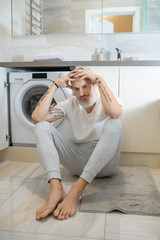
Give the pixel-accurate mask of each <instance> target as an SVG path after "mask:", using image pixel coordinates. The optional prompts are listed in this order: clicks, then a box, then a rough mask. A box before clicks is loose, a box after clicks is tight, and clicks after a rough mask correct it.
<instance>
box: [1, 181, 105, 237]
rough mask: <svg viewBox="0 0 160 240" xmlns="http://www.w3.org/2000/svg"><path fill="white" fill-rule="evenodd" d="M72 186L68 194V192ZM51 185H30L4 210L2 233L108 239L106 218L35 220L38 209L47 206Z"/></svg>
mask: <svg viewBox="0 0 160 240" xmlns="http://www.w3.org/2000/svg"><path fill="white" fill-rule="evenodd" d="M68 187H69V186H68V185H67V186H65V185H64V188H65V190H67V191H68ZM48 193H49V184H42V183H41V184H38V183H33V182H28V183H25V184H23V186H22V187H21V188H20V189H18V190H17V191H16V193H15V194H14V195H13V196H12V197H11V198H10V199H9V200H8V201H7V202H6V203H5V204H4V205H3V206H2V207H1V208H0V230H3V231H16V232H17V231H18V232H30V233H39V234H40V233H41V234H54V235H58V236H59V235H61V236H71V237H73V236H76V237H81V238H82V237H83V238H100V239H103V238H104V226H105V214H102V213H98V214H94V213H80V212H78V213H77V214H76V215H75V216H74V217H72V218H70V219H68V220H66V221H58V220H57V219H55V218H53V216H52V215H50V216H48V217H47V218H46V219H44V220H41V221H36V220H35V212H36V209H37V208H39V207H40V206H41V205H43V204H44V202H45V200H46V199H47V196H48Z"/></svg>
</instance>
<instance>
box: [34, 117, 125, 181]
mask: <svg viewBox="0 0 160 240" xmlns="http://www.w3.org/2000/svg"><path fill="white" fill-rule="evenodd" d="M35 135H36V139H37V148H38V153H39V156H40V159H41V161H42V165H43V168H44V171H45V174H46V175H47V179H48V181H49V180H50V179H52V178H58V179H61V173H60V167H59V164H60V163H61V164H62V165H63V166H64V167H66V168H67V169H68V170H69V171H70V172H71V173H73V174H75V175H78V176H80V177H81V178H83V179H84V180H85V181H87V182H88V183H91V182H92V180H93V179H94V178H95V177H106V176H110V175H112V174H114V173H115V172H116V171H117V169H118V163H119V159H120V152H121V145H122V125H121V122H120V120H119V119H107V120H106V121H105V124H104V126H103V131H102V135H101V137H100V140H99V142H98V143H74V142H72V141H69V140H66V139H64V138H63V137H62V136H61V135H60V134H59V132H58V131H57V130H56V128H55V127H54V126H53V125H52V124H51V123H49V122H46V121H44V122H39V123H37V124H36V127H35Z"/></svg>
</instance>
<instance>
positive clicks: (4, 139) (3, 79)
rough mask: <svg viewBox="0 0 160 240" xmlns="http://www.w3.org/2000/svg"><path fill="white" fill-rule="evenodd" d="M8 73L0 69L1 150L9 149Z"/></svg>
mask: <svg viewBox="0 0 160 240" xmlns="http://www.w3.org/2000/svg"><path fill="white" fill-rule="evenodd" d="M6 83H7V73H6V69H5V68H2V67H0V106H1V116H0V150H2V149H4V148H6V147H8V145H9V140H8V100H7V86H6Z"/></svg>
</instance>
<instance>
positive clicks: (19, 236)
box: [0, 231, 101, 240]
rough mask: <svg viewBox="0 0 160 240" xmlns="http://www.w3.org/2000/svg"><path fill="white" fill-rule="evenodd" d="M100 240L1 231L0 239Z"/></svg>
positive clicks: (98, 239) (97, 239)
mask: <svg viewBox="0 0 160 240" xmlns="http://www.w3.org/2000/svg"><path fill="white" fill-rule="evenodd" d="M22 239H23V240H28V239H30V240H44V239H45V240H101V238H81V237H75V236H63V238H62V236H56V235H54V234H52V235H49V234H38V233H27V232H9V231H1V232H0V240H22Z"/></svg>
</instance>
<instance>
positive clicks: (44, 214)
mask: <svg viewBox="0 0 160 240" xmlns="http://www.w3.org/2000/svg"><path fill="white" fill-rule="evenodd" d="M49 214H50V211H49V210H44V211H43V212H42V213H41V214H40V218H45V217H47V216H48V215H49Z"/></svg>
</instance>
